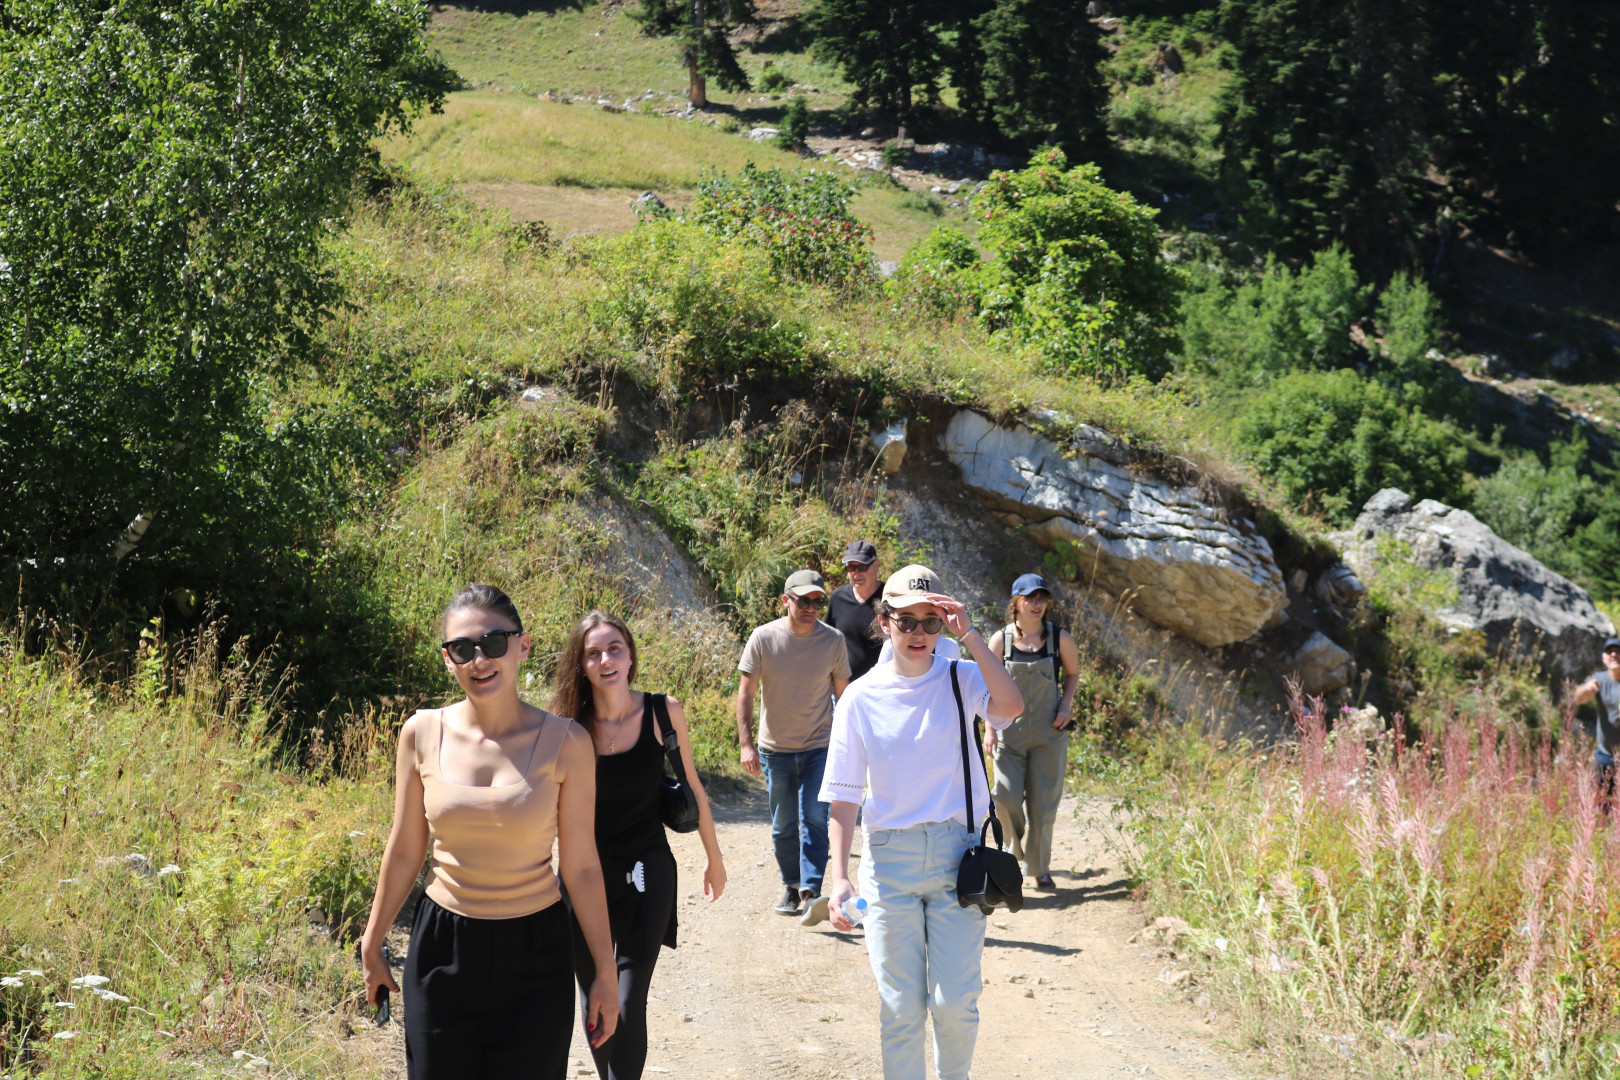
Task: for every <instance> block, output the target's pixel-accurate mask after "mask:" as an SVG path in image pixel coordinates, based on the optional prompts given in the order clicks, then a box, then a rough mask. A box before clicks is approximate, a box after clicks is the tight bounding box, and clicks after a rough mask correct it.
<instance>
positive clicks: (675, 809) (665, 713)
mask: <svg viewBox="0 0 1620 1080" xmlns="http://www.w3.org/2000/svg"><path fill="white" fill-rule="evenodd" d="M647 703H648V704H649V705H651V706H652V711H653V715H654V716H655V717H657V718H658V734H659V735H660V736H661V737H662V738H663V740H664V757H665V758H667V759H668V760H669V767H670V768H671V769H672V770H674V772H675V775H674V776H671V775H669V773H665V774H664V777H663V779H662V780H661V781H660V782H659V785H658V786H659V793H658V816H659V817H660V818H661V819H662V820H663V822H664V827H665V828H667V829H669V830H670V831H671V832H679V833H687V832H693V831H695V830H696V829H697V827H698V819H699V816H700V815H699V814H698V801H697V793H696V792H695V791H693V790H692V785H691V784H690V783H689V782H688V781H687V779H686V765H685V764H684V763H683V762H682V761H681V741H680V739H679V738H678V737H677V736H676V734H675V728H674V726H673V725H672V724H670V722H669V705H668V703H666V702H665V701H664V695H663V694H648V695H647Z"/></svg>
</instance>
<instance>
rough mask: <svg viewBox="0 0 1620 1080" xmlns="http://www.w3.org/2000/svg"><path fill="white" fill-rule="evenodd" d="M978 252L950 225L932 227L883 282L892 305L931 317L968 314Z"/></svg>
mask: <svg viewBox="0 0 1620 1080" xmlns="http://www.w3.org/2000/svg"><path fill="white" fill-rule="evenodd" d="M979 265H980V263H979V252H978V249H977V248H975V247H974V246H973V241H972V240H969V239H968V237H967V234H966V233H964V232H963V231H962V230H961V229H958V228H956V227H955V226H954V225H936V226H934V229H933V231H932V232H930V233H929V234H928V235H927V236H925V237H923V238H922V239H921V240H919V241H917V243H915V244H913V245H912V247H911V249H910V250H909V251H907V252H906V253H905V255H904V256H903V257H902V258H901V260H900V267H899V269H898V270H896V271H895V275H894V277H892V278H890V279H889V280H888V282H887V283H886V286H885V287H886V288H887V290H888V293H889V296H890V297H891V298H892V299H893V300H894V301H895V306H896V307H898V308H903V309H906V310H910V311H915V312H922V313H925V314H928V315H933V316H942V317H949V316H952V315H956V314H958V313H960V312H970V313H971V312H972V311H973V309H974V305H975V302H976V294H975V291H974V290H975V288H976V283H975V276H974V275H975V271H977V270H978V268H979Z"/></svg>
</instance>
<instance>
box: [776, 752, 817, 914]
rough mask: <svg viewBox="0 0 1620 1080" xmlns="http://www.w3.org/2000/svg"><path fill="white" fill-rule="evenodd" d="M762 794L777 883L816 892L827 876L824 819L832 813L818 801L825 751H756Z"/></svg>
mask: <svg viewBox="0 0 1620 1080" xmlns="http://www.w3.org/2000/svg"><path fill="white" fill-rule="evenodd" d="M759 762H760V766H761V768H763V769H764V771H765V790H766V791H767V792H768V793H769V794H770V800H771V842H772V844H774V845H775V847H776V867H777V869H778V870H780V871H781V872H782V884H784V885H797V886H798V887H799V888H801V889H814V890H815V891H816V892H818V893H819V892H820V891H821V879H822V877H823V875H825V874H826V872H827V815H828V813H829V812H830V810H831V807H829V806H828V805H827V804H826V803H824V802H822V801H821V799H820V798H819V797H818V796H819V795H820V794H821V774H822V772H824V771H825V770H826V768H827V748H826V747H825V746H823V747H822V748H821V749H819V750H800V751H797V752H789V751H781V750H776V751H772V750H761V751H760V752H759Z"/></svg>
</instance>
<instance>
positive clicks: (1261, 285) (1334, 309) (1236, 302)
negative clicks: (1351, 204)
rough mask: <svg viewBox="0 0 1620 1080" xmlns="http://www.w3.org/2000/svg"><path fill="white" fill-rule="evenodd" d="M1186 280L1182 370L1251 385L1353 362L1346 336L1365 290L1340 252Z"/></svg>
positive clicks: (1202, 269) (1197, 268)
mask: <svg viewBox="0 0 1620 1080" xmlns="http://www.w3.org/2000/svg"><path fill="white" fill-rule="evenodd" d="M1191 276H1192V278H1193V281H1194V282H1195V284H1196V285H1197V286H1198V287H1196V288H1194V289H1193V290H1190V291H1189V293H1188V295H1187V299H1186V302H1185V303H1184V305H1183V313H1184V315H1185V320H1186V321H1185V323H1184V325H1183V327H1182V349H1181V357H1182V363H1183V365H1184V366H1190V367H1193V368H1195V369H1202V370H1206V371H1213V372H1215V373H1217V374H1219V375H1221V376H1222V377H1224V378H1227V379H1232V380H1234V381H1241V382H1254V381H1263V380H1265V379H1269V378H1274V377H1276V376H1278V375H1282V374H1284V373H1286V372H1290V371H1300V370H1307V369H1314V370H1322V369H1326V368H1335V367H1342V366H1344V365H1345V364H1347V363H1349V362H1350V360H1351V359H1352V358H1353V356H1354V354H1355V346H1354V345H1353V344H1352V342H1351V340H1350V328H1351V326H1352V325H1354V324H1355V322H1356V320H1358V319H1360V318H1361V317H1362V315H1363V314H1365V312H1366V309H1367V299H1368V296H1369V294H1370V292H1371V289H1370V288H1369V287H1366V286H1363V285H1362V284H1361V283H1360V281H1359V280H1358V279H1357V277H1356V270H1355V266H1354V264H1353V263H1352V261H1351V258H1350V254H1349V252H1347V251H1346V250H1345V249H1344V248H1342V247H1339V246H1338V245H1334V246H1333V247H1330V248H1328V249H1326V250H1325V251H1319V252H1317V253H1316V256H1315V257H1314V258H1313V259H1312V261H1311V263H1310V264H1309V265H1307V266H1303V267H1301V268H1300V269H1298V270H1297V271H1296V270H1290V269H1289V268H1288V267H1287V266H1286V265H1285V264H1283V263H1281V262H1279V261H1277V260H1276V259H1275V258H1274V257H1272V256H1267V258H1266V261H1265V265H1264V267H1263V268H1262V269H1260V270H1259V271H1258V272H1257V273H1255V274H1252V275H1245V274H1242V273H1234V272H1232V271H1231V270H1230V269H1229V268H1227V267H1224V266H1221V265H1219V264H1217V263H1212V262H1207V261H1206V262H1202V263H1199V264H1195V265H1194V267H1193V270H1192V275H1191ZM1403 340H1404V339H1403Z"/></svg>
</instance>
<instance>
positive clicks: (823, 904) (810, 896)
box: [799, 892, 827, 926]
mask: <svg viewBox="0 0 1620 1080" xmlns="http://www.w3.org/2000/svg"><path fill="white" fill-rule="evenodd" d="M826 921H827V898H826V897H825V896H822V895H821V894H820V893H818V892H807V893H805V894H804V914H803V915H801V916H799V925H800V926H820V925H821V924H822V923H824V922H826Z"/></svg>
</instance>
